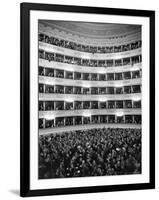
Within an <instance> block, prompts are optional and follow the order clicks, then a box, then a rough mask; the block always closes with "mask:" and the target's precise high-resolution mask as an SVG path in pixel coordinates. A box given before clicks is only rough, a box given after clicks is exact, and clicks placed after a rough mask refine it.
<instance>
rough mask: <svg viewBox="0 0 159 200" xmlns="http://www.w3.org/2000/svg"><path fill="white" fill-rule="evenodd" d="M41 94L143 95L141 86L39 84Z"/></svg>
mask: <svg viewBox="0 0 159 200" xmlns="http://www.w3.org/2000/svg"><path fill="white" fill-rule="evenodd" d="M39 92H40V93H56V94H88V95H90V94H93V95H99V94H100V95H102V94H131V93H141V85H131V86H120V87H75V86H63V85H55V86H54V85H47V84H41V83H40V84H39Z"/></svg>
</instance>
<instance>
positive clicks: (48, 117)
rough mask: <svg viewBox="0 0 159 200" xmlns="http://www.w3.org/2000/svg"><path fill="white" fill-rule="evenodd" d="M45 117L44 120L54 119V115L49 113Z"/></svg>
mask: <svg viewBox="0 0 159 200" xmlns="http://www.w3.org/2000/svg"><path fill="white" fill-rule="evenodd" d="M45 119H46V120H54V119H55V116H54V115H50V116H47V117H45Z"/></svg>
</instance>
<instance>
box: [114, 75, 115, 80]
mask: <svg viewBox="0 0 159 200" xmlns="http://www.w3.org/2000/svg"><path fill="white" fill-rule="evenodd" d="M114 81H115V73H114Z"/></svg>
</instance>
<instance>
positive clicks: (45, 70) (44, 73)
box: [44, 67, 46, 76]
mask: <svg viewBox="0 0 159 200" xmlns="http://www.w3.org/2000/svg"><path fill="white" fill-rule="evenodd" d="M45 71H46V70H45V67H44V76H45Z"/></svg>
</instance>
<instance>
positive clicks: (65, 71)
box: [64, 70, 66, 78]
mask: <svg viewBox="0 0 159 200" xmlns="http://www.w3.org/2000/svg"><path fill="white" fill-rule="evenodd" d="M64 78H66V71H65V70H64Z"/></svg>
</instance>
